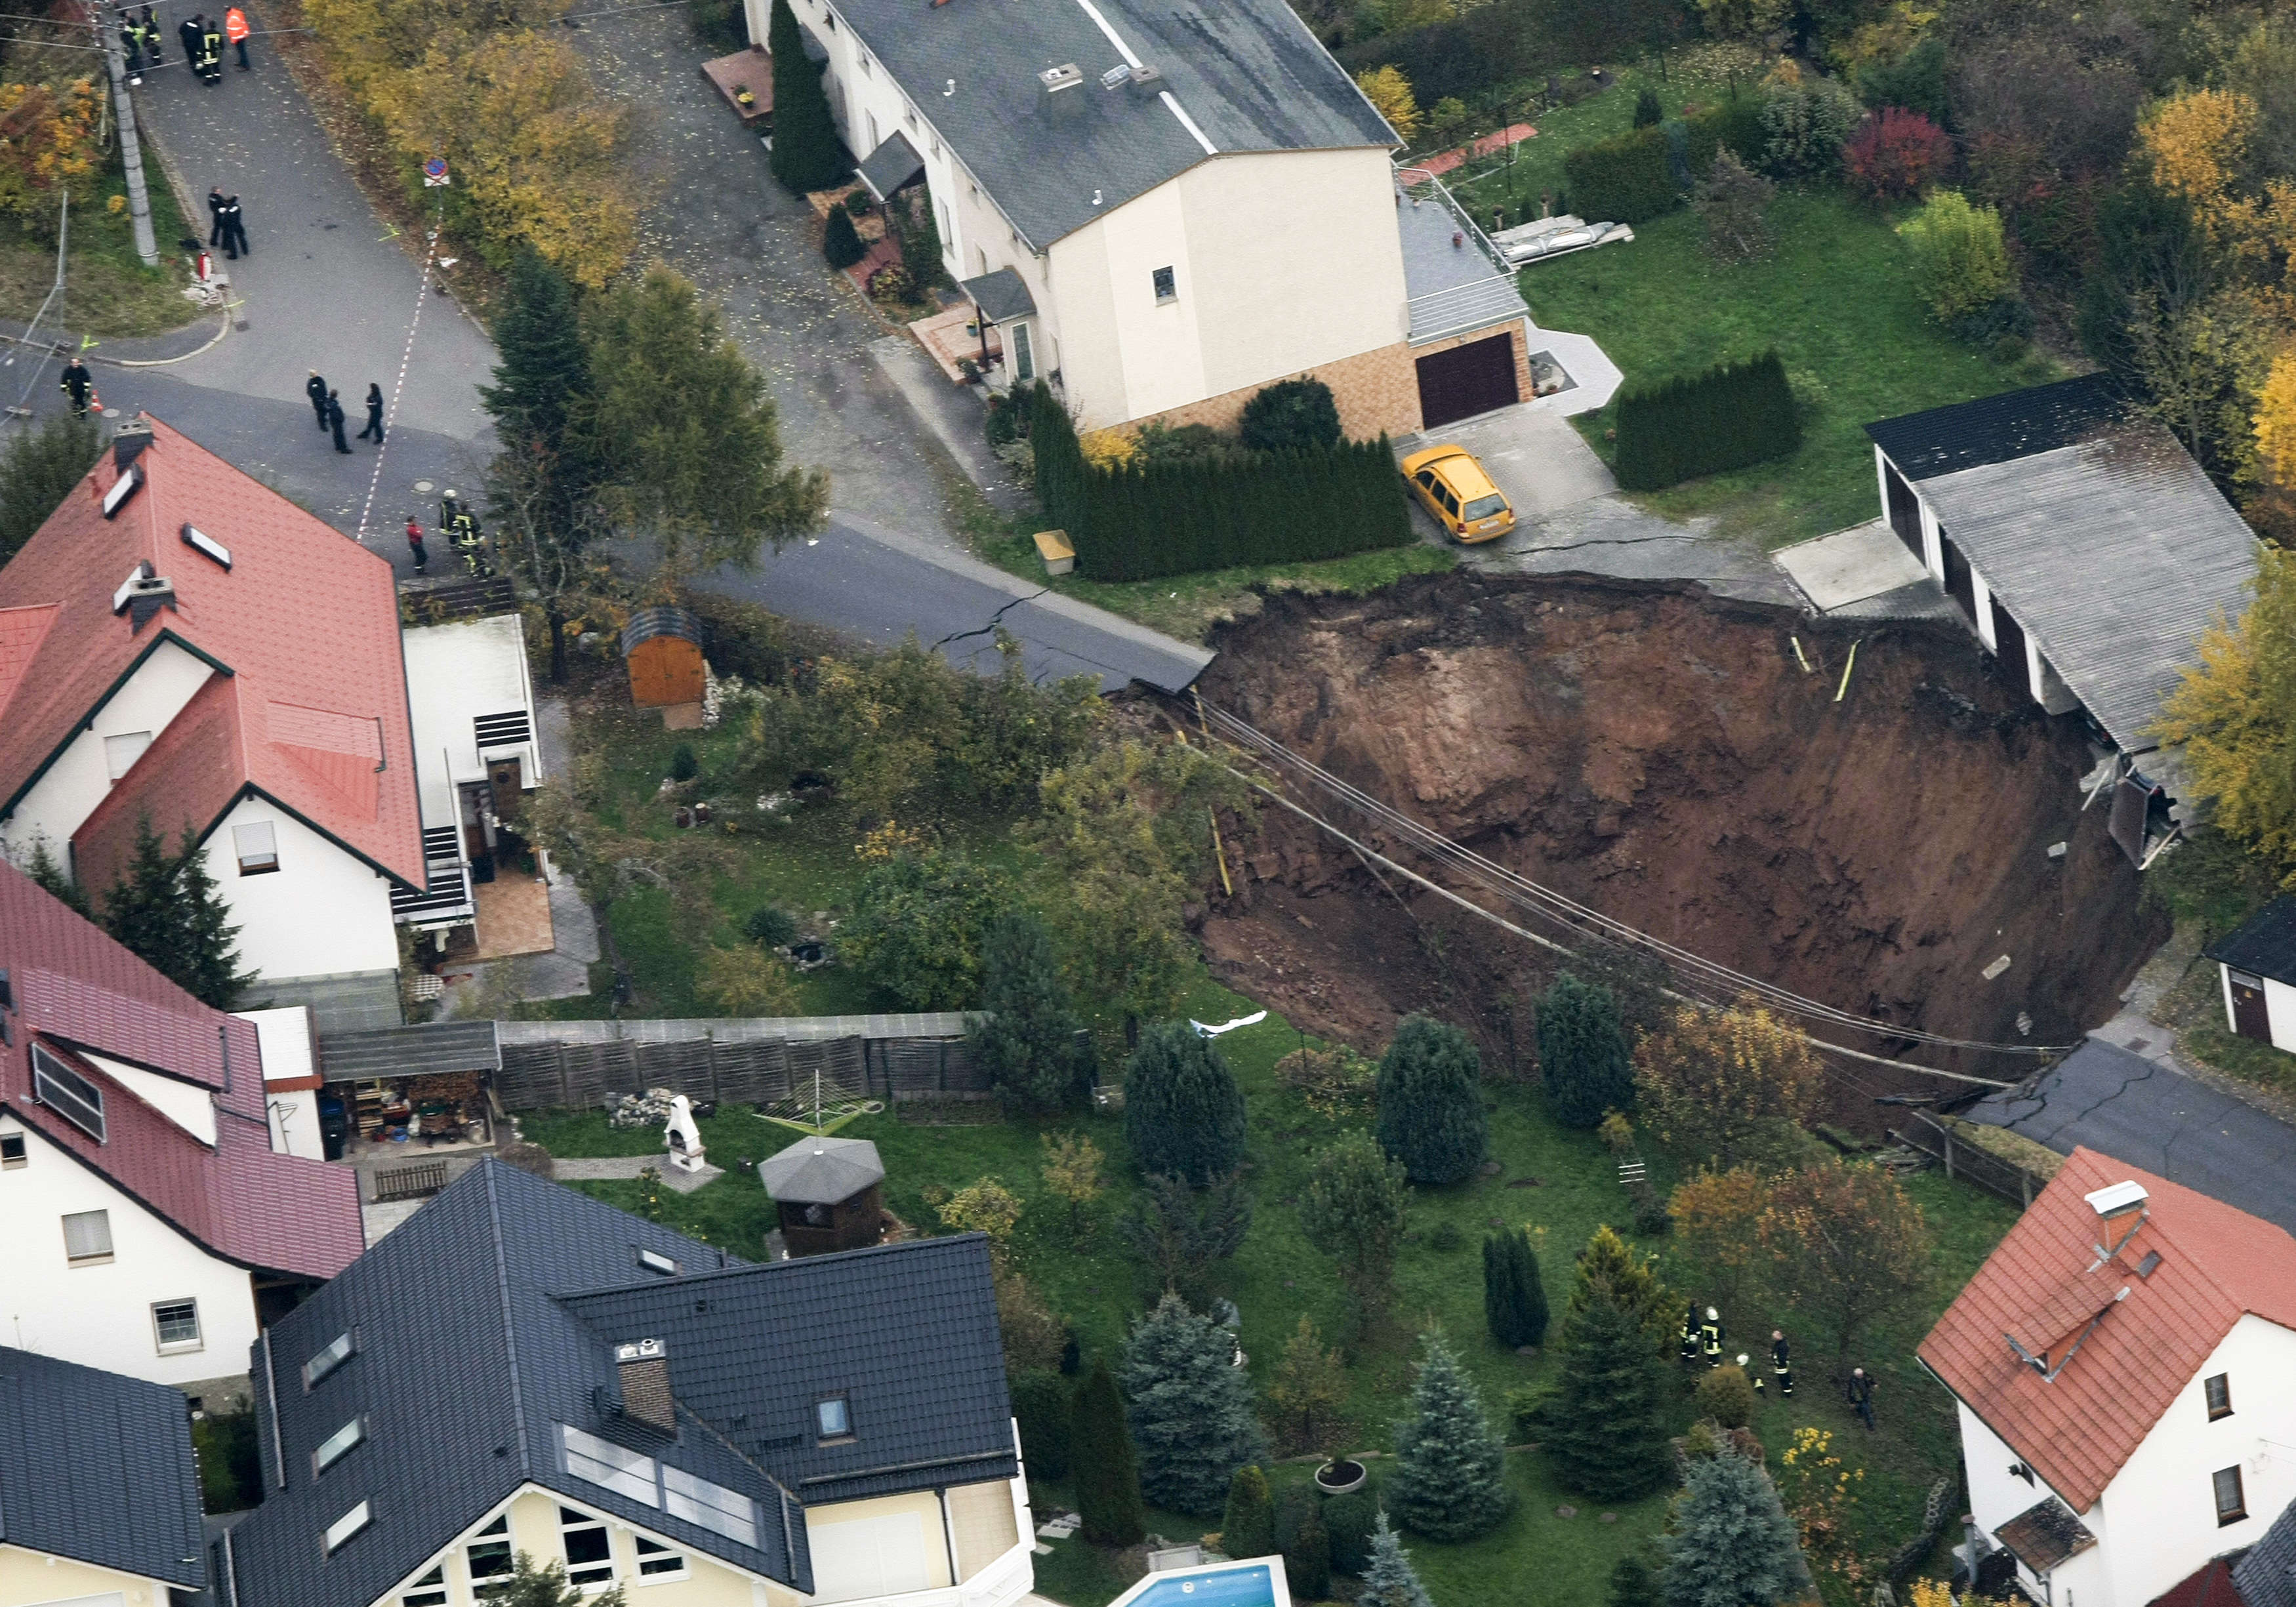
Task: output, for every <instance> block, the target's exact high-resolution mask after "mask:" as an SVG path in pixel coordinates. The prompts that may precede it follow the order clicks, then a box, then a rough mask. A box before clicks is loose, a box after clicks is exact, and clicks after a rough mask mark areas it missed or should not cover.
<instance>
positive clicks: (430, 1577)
mask: <svg viewBox="0 0 2296 1607" xmlns="http://www.w3.org/2000/svg"><path fill="white" fill-rule="evenodd" d="M398 1607H447V1570H446V1569H445V1568H444V1567H439V1568H434V1569H432V1570H430V1572H429V1573H426V1574H424V1575H423V1576H422V1578H419V1579H417V1580H415V1581H414V1584H412V1585H409V1586H408V1587H406V1595H403V1596H400V1597H399V1598H398Z"/></svg>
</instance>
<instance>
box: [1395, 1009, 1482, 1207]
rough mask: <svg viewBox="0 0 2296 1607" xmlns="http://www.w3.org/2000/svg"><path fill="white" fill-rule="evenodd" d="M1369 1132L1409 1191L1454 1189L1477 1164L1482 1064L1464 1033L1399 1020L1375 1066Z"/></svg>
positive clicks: (1422, 1020)
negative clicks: (1374, 1115) (1417, 1186)
mask: <svg viewBox="0 0 2296 1607" xmlns="http://www.w3.org/2000/svg"><path fill="white" fill-rule="evenodd" d="M1377 1130H1378V1133H1379V1142H1380V1145H1381V1147H1382V1148H1383V1149H1384V1150H1386V1151H1387V1152H1388V1153H1389V1154H1390V1155H1392V1156H1394V1157H1395V1158H1396V1159H1397V1160H1400V1161H1401V1162H1403V1169H1404V1172H1405V1175H1406V1176H1407V1177H1409V1178H1410V1179H1411V1181H1412V1182H1414V1183H1437V1184H1440V1183H1456V1182H1457V1181H1458V1180H1459V1179H1460V1178H1462V1177H1466V1176H1467V1175H1468V1174H1469V1173H1471V1172H1472V1171H1473V1170H1474V1169H1475V1168H1477V1167H1479V1166H1480V1165H1481V1164H1482V1163H1483V1153H1484V1151H1485V1149H1486V1148H1487V1147H1488V1139H1489V1134H1488V1124H1487V1123H1486V1121H1485V1120H1484V1117H1483V1091H1482V1057H1481V1056H1480V1055H1479V1054H1476V1052H1475V1046H1474V1045H1473V1044H1472V1043H1470V1042H1469V1041H1468V1040H1467V1035H1466V1034H1465V1033H1464V1032H1462V1031H1460V1030H1459V1029H1457V1028H1456V1027H1454V1026H1452V1025H1450V1024H1449V1023H1448V1022H1447V1021H1434V1020H1431V1018H1429V1017H1427V1016H1423V1015H1410V1016H1406V1017H1404V1019H1403V1024H1402V1025H1401V1026H1399V1027H1398V1028H1397V1029H1395V1039H1394V1041H1393V1042H1392V1043H1390V1044H1389V1045H1388V1046H1387V1054H1386V1056H1385V1057H1384V1058H1383V1059H1382V1060H1381V1062H1380V1064H1379V1121H1378V1127H1377Z"/></svg>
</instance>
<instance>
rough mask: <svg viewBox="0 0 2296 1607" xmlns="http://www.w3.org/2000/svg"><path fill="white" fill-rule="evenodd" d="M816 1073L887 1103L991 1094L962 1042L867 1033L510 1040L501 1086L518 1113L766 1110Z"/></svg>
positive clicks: (796, 1093) (803, 1089)
mask: <svg viewBox="0 0 2296 1607" xmlns="http://www.w3.org/2000/svg"><path fill="white" fill-rule="evenodd" d="M816 1071H818V1072H819V1073H820V1074H821V1078H822V1080H823V1081H824V1082H826V1083H834V1084H835V1085H836V1086H839V1087H840V1088H845V1089H849V1090H857V1091H860V1092H863V1093H865V1094H866V1095H869V1096H871V1097H873V1098H877V1099H884V1100H905V1099H986V1098H988V1095H989V1094H990V1093H991V1091H992V1090H991V1088H990V1085H989V1080H988V1073H987V1072H986V1071H985V1070H981V1069H980V1068H976V1067H975V1066H974V1065H973V1063H972V1058H971V1057H970V1056H969V1055H967V1054H966V1053H965V1049H964V1039H962V1038H880V1037H834V1038H812V1039H802V1038H800V1039H770V1038H768V1039H758V1038H752V1039H748V1040H745V1041H732V1042H728V1041H726V1040H722V1039H718V1038H714V1037H698V1038H682V1039H675V1040H671V1041H668V1042H640V1041H635V1040H631V1039H627V1038H624V1039H614V1040H611V1041H607V1042H588V1043H585V1042H558V1043H546V1044H516V1043H505V1044H504V1045H503V1046H502V1070H500V1071H499V1072H497V1073H496V1077H495V1087H496V1092H497V1093H498V1094H499V1095H500V1097H501V1099H502V1103H503V1104H504V1107H505V1108H507V1109H509V1110H512V1111H539V1110H578V1109H584V1108H587V1107H591V1106H594V1105H597V1104H600V1103H603V1102H604V1101H605V1100H606V1099H608V1098H609V1097H611V1096H612V1095H619V1094H635V1093H638V1092H641V1091H642V1090H644V1089H647V1088H668V1089H669V1090H670V1091H671V1092H672V1093H674V1094H683V1095H686V1096H687V1097H688V1098H690V1099H697V1100H717V1101H728V1100H730V1101H734V1102H738V1103H746V1104H766V1103H771V1102H772V1101H774V1100H777V1099H790V1098H795V1097H801V1096H803V1095H805V1094H807V1093H808V1091H810V1089H811V1088H812V1086H813V1081H814V1074H815V1072H816Z"/></svg>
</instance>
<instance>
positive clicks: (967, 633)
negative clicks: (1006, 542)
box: [933, 586, 1053, 648]
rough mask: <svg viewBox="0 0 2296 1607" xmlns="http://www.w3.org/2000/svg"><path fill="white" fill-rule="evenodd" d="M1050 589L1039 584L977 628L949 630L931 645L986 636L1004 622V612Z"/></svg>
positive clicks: (938, 645)
mask: <svg viewBox="0 0 2296 1607" xmlns="http://www.w3.org/2000/svg"><path fill="white" fill-rule="evenodd" d="M1052 589H1053V588H1052V587H1051V586H1039V587H1037V589H1036V590H1035V591H1033V592H1030V593H1029V594H1028V595H1027V596H1025V597H1015V598H1013V601H1011V602H1010V603H1006V604H1005V606H1004V607H1003V608H1000V609H998V610H997V611H996V612H995V613H993V614H991V615H989V616H988V624H986V625H984V626H982V627H980V629H979V630H960V631H954V632H951V633H950V634H949V635H946V636H943V637H942V638H941V639H940V640H939V641H938V642H936V643H934V644H933V646H934V647H936V648H941V647H947V645H948V644H950V643H952V642H966V641H970V640H972V638H973V637H974V636H986V635H992V634H993V633H994V632H995V631H996V627H998V626H1000V625H1002V624H1003V623H1004V622H1005V615H1006V614H1008V613H1010V612H1011V611H1013V610H1014V609H1016V608H1018V607H1020V606H1021V604H1022V603H1034V602H1035V601H1036V600H1037V598H1039V597H1041V596H1043V595H1044V594H1046V592H1048V591H1051V590H1052Z"/></svg>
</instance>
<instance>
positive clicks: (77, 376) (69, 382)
mask: <svg viewBox="0 0 2296 1607" xmlns="http://www.w3.org/2000/svg"><path fill="white" fill-rule="evenodd" d="M61 389H62V390H63V393H64V394H65V395H66V396H68V397H70V398H71V410H72V417H74V418H76V419H84V418H86V416H87V403H88V398H90V397H92V396H94V394H95V378H94V375H92V374H90V373H88V372H87V365H86V364H85V363H83V362H81V361H80V360H79V359H78V357H74V358H73V359H72V360H71V361H70V362H69V363H67V364H65V365H64V377H63V384H62V387H61Z"/></svg>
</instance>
